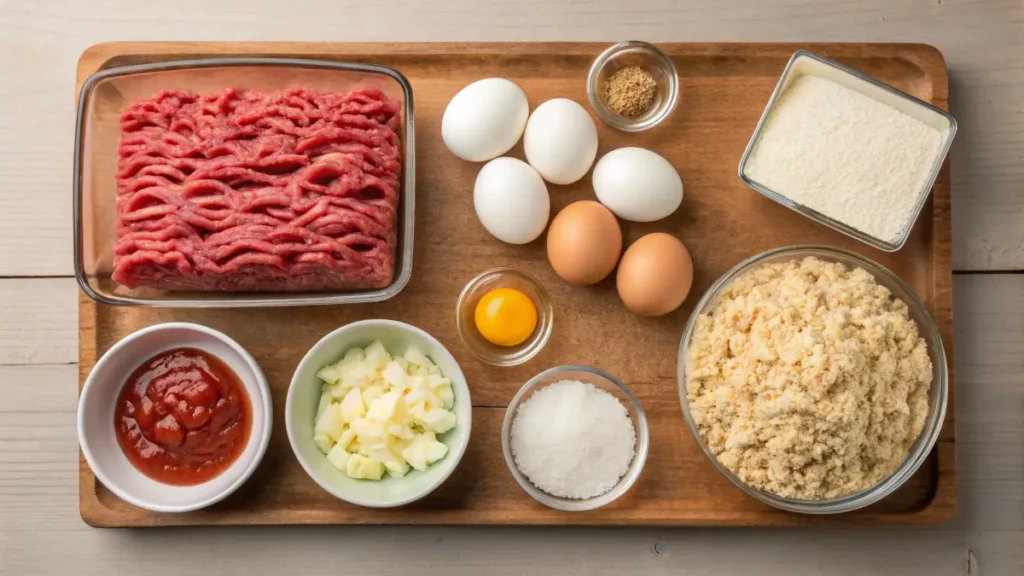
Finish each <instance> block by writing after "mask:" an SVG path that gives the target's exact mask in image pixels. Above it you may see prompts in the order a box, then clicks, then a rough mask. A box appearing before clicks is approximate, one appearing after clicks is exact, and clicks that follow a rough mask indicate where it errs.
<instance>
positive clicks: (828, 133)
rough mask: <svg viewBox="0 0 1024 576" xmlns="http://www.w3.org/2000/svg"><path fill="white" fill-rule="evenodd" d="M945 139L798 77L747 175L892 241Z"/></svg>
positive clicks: (884, 108) (856, 95) (840, 89)
mask: <svg viewBox="0 0 1024 576" xmlns="http://www.w3.org/2000/svg"><path fill="white" fill-rule="evenodd" d="M941 146H942V135H941V134H940V133H939V131H938V130H936V129H935V128H933V127H931V126H928V125H927V124H925V123H924V122H922V121H920V120H918V119H917V118H914V117H912V116H910V115H908V114H905V113H903V112H900V111H899V110H896V109H895V108H892V107H891V106H888V105H886V104H883V103H881V102H878V101H877V100H874V99H872V98H870V97H868V96H865V95H864V94H861V93H860V92H857V91H856V90H852V89H850V88H847V87H845V86H842V85H840V84H837V83H835V82H833V81H831V80H826V79H824V78H819V77H817V76H801V77H800V78H797V79H796V80H794V81H793V83H792V84H791V85H790V86H789V88H788V89H787V90H786V91H785V92H784V93H783V94H782V97H781V98H780V99H779V101H778V103H777V104H776V106H775V109H774V110H773V111H772V114H771V115H770V116H769V118H768V121H767V122H766V123H765V126H764V129H763V130H762V133H761V137H760V139H759V140H758V142H757V143H756V144H755V146H754V149H753V151H752V152H751V154H750V157H749V158H748V159H747V163H746V166H745V168H744V174H745V175H746V176H747V177H748V178H750V179H751V180H754V181H755V182H757V183H759V184H761V185H762V186H765V187H767V188H769V189H771V190H774V191H775V192H778V193H779V194H782V195H783V196H786V197H787V198H789V199H790V200H792V201H794V202H796V203H798V204H802V205H803V206H806V207H808V208H811V209H813V210H816V211H817V212H820V213H821V214H824V215H825V216H828V217H830V218H832V219H834V220H838V221H840V222H843V223H845V224H847V225H849V226H851V227H853V228H855V229H857V230H860V231H861V232H864V233H865V234H868V235H869V236H873V237H875V238H878V239H879V240H884V241H886V242H894V241H895V240H897V238H898V237H899V235H900V232H901V231H902V230H903V228H904V227H906V226H907V224H908V223H909V220H910V219H911V217H912V216H913V210H914V207H915V205H916V204H917V201H918V200H919V198H920V194H921V189H922V188H923V187H924V183H925V180H926V179H927V178H928V176H929V174H930V173H931V169H932V166H933V164H934V162H935V160H936V157H937V156H938V154H939V151H940V148H941Z"/></svg>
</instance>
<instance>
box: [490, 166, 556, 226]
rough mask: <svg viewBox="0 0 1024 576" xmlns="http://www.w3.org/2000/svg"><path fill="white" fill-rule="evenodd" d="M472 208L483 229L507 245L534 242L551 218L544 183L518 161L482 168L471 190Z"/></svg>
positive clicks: (535, 172) (549, 200)
mask: <svg viewBox="0 0 1024 576" xmlns="http://www.w3.org/2000/svg"><path fill="white" fill-rule="evenodd" d="M473 206H474V207H475V208H476V216H477V218H479V219H480V223H481V224H483V225H484V228H486V229H487V231H488V232H490V233H491V235H492V236H494V237H495V238H497V239H498V240H501V241H502V242H508V243H509V244H526V243H527V242H532V241H533V240H535V239H536V238H537V237H538V236H540V235H541V234H542V233H543V232H544V228H546V227H547V225H548V216H549V215H550V214H551V198H550V197H549V196H548V188H547V186H545V185H544V180H542V179H541V177H540V175H539V174H537V171H536V170H534V169H533V168H530V165H529V164H527V163H526V162H523V161H522V160H519V159H517V158H495V159H494V160H491V161H490V162H488V163H487V164H484V167H483V168H481V169H480V173H479V174H477V177H476V184H475V185H474V186H473Z"/></svg>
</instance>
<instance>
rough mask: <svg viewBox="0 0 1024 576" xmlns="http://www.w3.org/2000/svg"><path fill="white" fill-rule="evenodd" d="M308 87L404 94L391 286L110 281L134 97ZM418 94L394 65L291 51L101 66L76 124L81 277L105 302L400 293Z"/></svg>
mask: <svg viewBox="0 0 1024 576" xmlns="http://www.w3.org/2000/svg"><path fill="white" fill-rule="evenodd" d="M295 85H303V86H308V87H309V88H312V89H315V90H320V91H327V92H347V91H349V90H352V89H353V88H357V87H372V88H378V89H380V90H381V91H382V92H384V94H386V95H387V96H388V97H389V98H395V99H400V100H401V101H402V125H401V129H400V133H399V137H400V138H401V141H402V158H401V161H402V174H401V190H400V192H399V206H398V222H397V226H398V241H397V244H396V247H395V271H394V276H393V278H392V281H391V284H390V285H389V286H387V287H385V288H380V289H375V290H351V291H320V292H191V291H190V292H184V291H165V290H158V289H154V288H149V287H140V288H136V289H128V288H126V287H124V286H121V285H119V284H117V283H115V282H114V281H113V280H112V279H111V273H112V270H113V246H114V242H115V241H116V239H117V238H116V234H115V232H114V226H115V223H116V218H117V215H116V212H115V208H114V204H115V199H116V196H117V192H116V183H115V176H114V174H115V171H116V165H117V143H118V139H119V138H120V135H121V126H120V118H121V114H122V112H123V111H124V109H125V108H126V107H127V106H128V105H130V104H131V103H132V102H135V101H138V100H142V99H145V98H149V97H150V96H153V95H154V94H156V93H157V92H159V91H160V90H169V89H185V90H191V91H194V92H197V93H199V94H208V93H210V92H214V91H219V90H222V89H224V88H228V87H233V88H244V89H258V90H263V91H273V90H281V89H285V88H288V87H290V86H295ZM415 150H416V146H415V141H414V135H413V96H412V87H411V86H410V85H409V82H408V80H406V78H405V77H404V76H403V75H402V74H401V73H399V72H398V71H396V70H394V69H392V68H388V67H386V66H377V65H372V64H360V63H348V62H331V61H324V60H303V59H294V58H233V57H227V58H204V59H200V60H181V61H172V62H161V63H154V64H142V65H136V66H123V67H117V68H109V69H106V70H102V71H100V72H97V73H96V74H93V75H92V76H90V77H89V78H88V79H87V80H86V81H85V83H84V84H83V85H82V91H81V94H80V95H79V99H78V121H77V124H76V127H75V167H74V245H75V278H76V279H77V280H78V284H79V286H81V287H82V290H83V291H84V292H85V293H86V294H88V295H89V296H90V297H91V298H92V299H94V300H96V301H97V302H101V303H104V304H114V305H145V306H166V307H182V308H232V307H254V306H307V305H314V304H348V303H362V302H379V301H381V300H387V299H388V298H391V297H393V296H395V295H396V294H398V293H399V292H400V291H401V290H402V289H403V288H404V287H405V285H406V284H408V283H409V278H410V277H411V276H412V255H413V224H414V220H415V214H416V211H415V179H416V167H415Z"/></svg>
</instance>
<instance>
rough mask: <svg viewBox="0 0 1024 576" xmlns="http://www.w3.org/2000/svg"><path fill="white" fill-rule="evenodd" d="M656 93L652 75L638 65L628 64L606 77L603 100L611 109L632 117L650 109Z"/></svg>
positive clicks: (656, 84)
mask: <svg viewBox="0 0 1024 576" xmlns="http://www.w3.org/2000/svg"><path fill="white" fill-rule="evenodd" d="M657 93H658V83H657V82H655V80H654V76H651V73H650V72H648V71H646V70H644V69H643V68H641V67H639V66H628V67H626V68H623V69H621V70H619V71H617V72H615V73H614V74H612V75H611V77H609V78H608V85H607V87H606V88H605V95H604V97H605V100H606V101H607V102H608V106H610V107H611V109H612V110H614V111H615V112H617V113H618V114H621V115H622V116H625V117H627V118H632V117H633V116H639V115H641V114H643V113H644V112H647V111H648V110H650V108H651V106H652V105H654V97H655V96H656V95H657Z"/></svg>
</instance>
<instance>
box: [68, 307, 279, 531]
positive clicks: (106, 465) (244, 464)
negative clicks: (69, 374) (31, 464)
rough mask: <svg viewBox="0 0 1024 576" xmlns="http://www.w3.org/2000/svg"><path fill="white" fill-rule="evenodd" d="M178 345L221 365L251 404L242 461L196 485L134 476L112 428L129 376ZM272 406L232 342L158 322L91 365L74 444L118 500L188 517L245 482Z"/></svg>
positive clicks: (255, 371) (200, 329) (259, 376)
mask: <svg viewBox="0 0 1024 576" xmlns="http://www.w3.org/2000/svg"><path fill="white" fill-rule="evenodd" d="M182 347H186V348H198V349H200V350H203V351H205V352H209V353H210V354H212V355H214V356H216V357H217V358H220V359H221V360H223V361H224V363H225V364H227V365H228V367H230V368H231V370H233V371H234V373H235V374H236V375H238V378H239V380H240V381H241V382H242V384H243V385H244V386H245V391H246V393H248V395H249V402H250V404H251V405H252V430H251V432H250V434H249V442H248V444H246V446H245V449H244V450H243V451H242V453H241V455H239V457H238V459H237V460H235V462H234V463H233V464H232V465H231V466H229V467H228V469H227V470H225V471H224V472H223V473H221V474H220V475H219V476H217V477H216V478H213V479H212V480H208V481H206V482H203V483H202V484H196V485H194V486H172V485H170V484H164V483H161V482H157V481H156V480H153V479H152V478H149V477H148V476H146V475H144V474H142V473H141V472H139V471H138V470H137V469H136V468H135V467H134V466H133V465H132V463H131V462H129V461H128V458H126V457H125V455H124V452H122V451H121V446H120V444H118V441H117V436H116V434H115V430H114V406H115V404H116V403H117V397H118V395H119V394H120V392H121V389H122V387H123V386H124V384H125V382H126V381H127V380H128V377H129V376H131V374H132V372H134V371H135V369H136V368H138V367H139V366H140V365H142V363H144V362H146V361H147V360H149V359H150V358H152V357H153V356H155V355H157V354H159V353H160V352H163V351H165V350H170V349H172V348H182ZM271 408H272V406H271V401H270V387H269V386H268V385H267V379H266V377H265V376H264V375H263V371H262V370H261V369H260V367H259V365H258V364H256V361H255V360H253V358H252V356H250V355H249V353H248V352H246V351H245V349H244V348H242V347H241V346H240V345H239V344H238V342H235V341H234V340H232V339H231V338H229V337H228V336H227V335H225V334H223V333H221V332H218V331H216V330H213V329H211V328H207V327H206V326H200V325H199V324H189V323H184V322H171V323H167V324H157V325H156V326H150V327H148V328H143V329H142V330H139V331H138V332H135V333H133V334H129V335H128V336H126V337H125V338H124V339H123V340H121V341H120V342H118V343H117V344H115V345H114V346H113V347H111V348H110V350H108V351H107V353H106V354H104V355H103V357H102V358H100V359H99V361H98V362H97V363H96V366H95V367H94V368H93V369H92V372H91V373H90V374H89V377H88V378H87V379H86V381H85V386H84V387H83V388H82V395H81V397H80V398H79V400H78V442H79V444H80V445H81V447H82V453H83V454H84V455H85V460H86V461H87V462H88V463H89V467H90V468H91V469H92V471H93V474H95V475H96V478H97V479H99V481H100V482H102V483H103V485H104V486H106V487H107V488H108V489H110V491H111V492H113V493H114V494H115V495H117V497H119V498H121V499H122V500H124V501H126V502H128V503H129V504H132V505H135V506H138V507H139V508H145V509H147V510H152V511H154V512H189V511H192V510H198V509H200V508H205V507H207V506H209V505H211V504H214V503H216V502H219V501H221V500H223V499H224V498H226V497H227V496H228V495H229V494H231V493H232V492H234V491H235V490H236V489H237V488H238V487H239V486H241V485H242V484H244V483H245V481H246V480H248V479H249V476H251V475H252V473H253V471H255V470H256V466H257V465H259V463H260V460H262V459H263V454H264V453H265V452H266V451H267V445H268V444H269V443H270V429H271V424H272V422H273V417H272V413H271Z"/></svg>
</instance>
